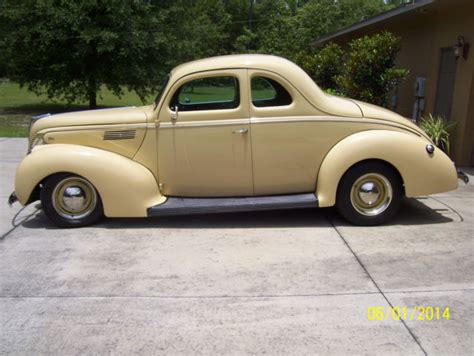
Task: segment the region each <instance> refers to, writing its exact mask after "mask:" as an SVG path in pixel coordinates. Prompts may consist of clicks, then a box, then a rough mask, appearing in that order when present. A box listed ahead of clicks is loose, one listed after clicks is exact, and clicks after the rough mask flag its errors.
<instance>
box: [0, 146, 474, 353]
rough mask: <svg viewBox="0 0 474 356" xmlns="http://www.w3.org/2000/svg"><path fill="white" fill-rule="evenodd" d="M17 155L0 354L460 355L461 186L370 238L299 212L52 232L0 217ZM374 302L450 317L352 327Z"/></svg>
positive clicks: (411, 203) (465, 325)
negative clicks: (445, 313) (440, 311)
mask: <svg viewBox="0 0 474 356" xmlns="http://www.w3.org/2000/svg"><path fill="white" fill-rule="evenodd" d="M25 150H26V141H25V140H23V139H5V138H0V152H1V157H0V160H1V171H0V176H1V187H0V195H1V199H3V202H1V204H0V209H1V235H2V237H1V240H0V328H1V330H0V354H33V353H34V354H37V353H54V354H79V353H87V354H92V353H114V354H130V353H140V354H152V353H153V354H156V353H167V354H195V353H202V354H215V353H217V354H223V353H232V354H241V353H257V354H263V353H267V354H309V353H311V354H313V353H317V354H348V353H357V354H380V353H389V354H410V355H417V354H420V355H422V354H430V355H436V354H439V355H441V354H459V355H461V354H468V353H470V354H472V353H473V351H474V341H473V335H474V318H473V317H474V299H473V296H474V294H473V292H474V277H473V276H474V258H473V255H474V242H473V236H474V234H473V227H474V211H473V210H474V208H473V207H474V185H473V184H472V183H470V185H468V186H464V184H462V185H461V184H460V188H459V189H458V190H457V191H455V192H450V193H446V194H440V195H436V196H433V197H422V198H419V199H409V200H407V201H406V202H405V203H404V205H403V207H402V211H401V213H400V214H399V216H398V218H397V219H396V220H395V221H394V222H393V223H392V224H390V225H387V226H381V227H371V228H362V227H354V226H349V225H347V224H346V223H345V222H344V221H342V220H341V219H340V218H339V217H338V215H337V213H335V212H334V211H333V210H332V209H319V210H318V209H306V210H301V211H280V212H260V213H245V214H226V215H208V216H193V217H173V218H161V219H159V218H156V219H114V220H105V221H104V222H102V223H101V224H99V225H97V226H94V227H90V228H82V229H75V230H59V229H56V228H55V227H54V226H53V225H51V224H50V223H49V221H48V220H47V219H46V217H45V216H44V215H43V213H42V212H41V210H38V209H37V208H36V207H35V206H34V205H32V206H29V207H27V208H26V209H20V207H19V206H18V204H17V205H16V206H15V207H14V209H12V210H10V209H9V208H8V207H7V206H6V199H7V196H8V194H9V193H10V192H11V190H12V189H13V177H14V171H15V167H16V165H17V163H18V162H19V160H20V159H21V158H22V156H24V154H25ZM471 173H472V171H471ZM427 179H429V177H427ZM471 181H472V175H471ZM390 306H392V307H395V306H399V307H400V308H403V307H406V308H407V310H408V314H411V311H413V310H414V309H413V308H414V307H418V306H425V307H427V306H433V307H437V306H439V307H441V308H442V309H443V310H444V308H445V307H449V308H450V320H445V319H442V320H431V321H428V320H424V321H422V320H418V318H417V317H416V316H415V317H414V318H413V319H414V320H410V317H409V315H407V319H408V320H406V321H404V320H394V319H393V318H392V317H388V318H387V319H385V320H381V321H377V320H368V314H367V313H368V308H369V307H382V309H383V310H384V311H387V310H388V308H389V307H390Z"/></svg>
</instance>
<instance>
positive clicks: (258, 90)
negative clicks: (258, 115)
mask: <svg viewBox="0 0 474 356" xmlns="http://www.w3.org/2000/svg"><path fill="white" fill-rule="evenodd" d="M250 85H251V89H252V104H253V105H254V106H256V107H259V108H261V107H269V106H284V105H290V104H291V103H292V101H293V99H292V98H291V95H290V94H289V93H288V92H287V91H286V89H285V88H283V87H282V86H281V85H280V84H279V83H278V82H277V81H275V80H273V79H270V78H267V77H253V78H252V80H251V84H250Z"/></svg>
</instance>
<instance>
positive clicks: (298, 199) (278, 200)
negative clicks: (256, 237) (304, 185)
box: [147, 194, 318, 216]
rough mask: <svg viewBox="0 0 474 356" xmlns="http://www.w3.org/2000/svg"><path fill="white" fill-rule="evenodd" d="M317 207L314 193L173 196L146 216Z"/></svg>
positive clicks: (148, 211) (149, 210) (150, 210)
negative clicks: (215, 196) (208, 196)
mask: <svg viewBox="0 0 474 356" xmlns="http://www.w3.org/2000/svg"><path fill="white" fill-rule="evenodd" d="M316 207H318V199H317V198H316V196H315V195H314V194H292V195H273V196H264V197H244V198H174V197H170V198H168V199H167V200H166V202H164V203H163V204H160V205H155V206H152V207H150V208H148V210H147V213H148V216H170V215H189V214H210V213H229V212H239V211H254V210H278V209H301V208H316Z"/></svg>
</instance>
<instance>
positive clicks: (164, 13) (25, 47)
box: [2, 0, 226, 108]
mask: <svg viewBox="0 0 474 356" xmlns="http://www.w3.org/2000/svg"><path fill="white" fill-rule="evenodd" d="M204 5H206V10H207V11H204V10H203V9H202V8H200V9H199V11H198V12H197V13H198V15H197V16H196V12H194V10H195V8H193V7H197V6H201V7H203V6H204ZM3 10H4V13H3V15H2V17H4V18H6V19H7V20H8V22H9V23H10V24H12V26H10V30H9V31H8V32H7V33H6V36H5V39H4V42H5V43H4V47H5V48H4V50H5V51H6V53H8V56H9V63H8V75H9V77H10V78H11V79H12V80H14V81H17V82H18V83H20V85H22V86H27V88H28V89H30V90H32V91H34V92H35V93H42V92H46V94H47V95H48V97H50V98H52V97H63V98H65V99H67V100H68V101H70V102H72V101H78V100H87V101H88V102H89V106H90V107H91V108H95V107H96V106H97V92H98V90H99V89H100V87H101V86H102V85H104V86H106V87H107V88H108V89H109V90H111V91H112V92H113V93H114V94H115V95H117V96H120V95H121V94H123V88H124V87H126V88H128V89H129V90H134V91H135V92H136V93H137V94H138V95H139V96H140V97H141V98H142V100H143V99H144V98H145V97H146V96H147V95H149V94H150V93H151V92H153V91H154V90H155V88H156V87H157V86H158V85H159V84H158V83H160V82H161V77H162V76H163V75H164V74H165V73H166V72H167V71H168V70H169V69H170V67H173V66H174V65H175V64H176V63H177V62H180V61H183V60H188V59H192V58H195V57H196V56H200V55H210V54H212V53H214V52H215V51H216V50H217V48H218V47H219V46H220V45H221V41H222V39H223V38H222V36H221V33H222V31H221V30H220V28H222V26H225V23H223V22H225V21H226V17H225V14H224V13H223V7H222V4H221V2H220V1H218V0H206V1H201V2H199V3H198V4H197V5H195V4H191V5H190V2H188V1H184V0H178V1H158V0H156V1H145V0H136V1H122V0H107V1H105V0H83V1H74V0H37V1H26V0H23V1H20V2H17V3H16V5H14V6H8V7H7V6H6V7H5V9H3ZM220 15H222V18H223V20H222V18H221V17H219V18H217V17H218V16H220ZM212 16H214V17H212Z"/></svg>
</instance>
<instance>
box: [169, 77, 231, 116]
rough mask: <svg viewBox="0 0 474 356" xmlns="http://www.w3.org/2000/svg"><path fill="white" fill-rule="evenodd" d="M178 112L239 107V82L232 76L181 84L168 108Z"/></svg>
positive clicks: (208, 78)
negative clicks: (176, 107)
mask: <svg viewBox="0 0 474 356" xmlns="http://www.w3.org/2000/svg"><path fill="white" fill-rule="evenodd" d="M176 105H177V106H178V109H179V110H180V111H199V110H219V109H234V108H237V107H238V106H239V105H240V93H239V81H238V80H237V78H235V77H232V76H222V77H207V78H200V79H195V80H192V81H189V82H187V83H185V84H183V85H182V86H181V87H180V88H179V89H178V90H177V91H176V92H175V94H174V95H173V99H172V100H171V103H170V108H171V109H172V110H174V109H175V106H176Z"/></svg>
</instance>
